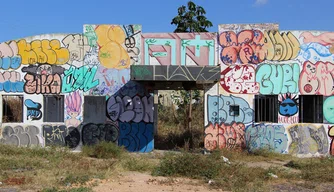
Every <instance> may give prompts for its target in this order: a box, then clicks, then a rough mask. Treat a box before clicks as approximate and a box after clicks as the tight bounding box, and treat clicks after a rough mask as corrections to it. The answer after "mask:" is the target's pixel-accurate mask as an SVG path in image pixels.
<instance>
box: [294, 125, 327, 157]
mask: <svg viewBox="0 0 334 192" xmlns="http://www.w3.org/2000/svg"><path fill="white" fill-rule="evenodd" d="M288 132H289V134H290V136H291V138H292V142H291V144H290V146H289V153H292V154H301V155H307V154H316V153H319V154H327V153H328V150H329V143H328V138H327V132H326V130H325V127H324V126H323V125H321V126H320V127H318V128H317V127H316V126H314V125H312V124H295V125H293V126H291V127H289V128H288Z"/></svg>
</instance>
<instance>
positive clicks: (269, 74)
mask: <svg viewBox="0 0 334 192" xmlns="http://www.w3.org/2000/svg"><path fill="white" fill-rule="evenodd" d="M299 71H300V68H299V65H298V64H297V63H294V64H291V65H289V64H283V65H274V64H272V65H270V64H263V65H260V66H259V67H258V68H257V71H256V82H258V83H259V84H260V93H261V94H283V93H298V80H299Z"/></svg>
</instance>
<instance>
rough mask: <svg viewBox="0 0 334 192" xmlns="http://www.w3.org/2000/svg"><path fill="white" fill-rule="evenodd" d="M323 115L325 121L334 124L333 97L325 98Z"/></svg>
mask: <svg viewBox="0 0 334 192" xmlns="http://www.w3.org/2000/svg"><path fill="white" fill-rule="evenodd" d="M323 113H324V117H325V120H326V121H327V122H329V123H334V96H331V97H327V98H326V99H325V101H324V104H323Z"/></svg>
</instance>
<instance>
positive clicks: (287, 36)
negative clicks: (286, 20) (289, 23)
mask: <svg viewBox="0 0 334 192" xmlns="http://www.w3.org/2000/svg"><path fill="white" fill-rule="evenodd" d="M264 37H265V39H264V45H263V48H262V49H264V50H266V51H267V53H266V59H267V60H271V61H287V60H291V59H294V58H296V57H297V56H298V53H299V49H300V48H299V45H300V44H299V41H298V39H297V38H296V37H295V36H294V35H293V34H292V33H290V32H287V33H285V32H283V33H281V34H280V33H279V32H278V31H265V32H264Z"/></svg>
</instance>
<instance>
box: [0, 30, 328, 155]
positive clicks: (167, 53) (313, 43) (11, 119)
mask: <svg viewBox="0 0 334 192" xmlns="http://www.w3.org/2000/svg"><path fill="white" fill-rule="evenodd" d="M141 31H142V29H141V26H140V25H84V26H83V33H82V34H48V35H39V36H33V37H27V38H22V39H18V40H11V41H7V42H3V43H0V96H1V99H0V105H1V106H2V110H0V116H1V125H0V128H1V131H0V133H1V137H0V139H1V143H5V144H11V145H16V146H32V145H39V146H49V145H54V144H57V145H62V146H68V147H70V148H72V149H74V150H80V148H81V146H82V145H93V144H96V143H98V142H100V141H109V142H115V143H117V144H118V145H122V146H125V147H126V148H127V149H128V150H129V151H138V152H149V151H152V150H153V149H154V139H153V138H154V137H153V133H154V128H155V124H154V122H156V120H155V113H156V111H154V104H155V100H154V95H153V91H154V90H157V89H158V87H157V84H154V83H155V82H159V83H160V86H159V88H161V87H167V86H161V83H167V82H178V83H179V84H178V85H186V84H182V82H193V83H195V84H203V85H202V86H198V87H201V88H202V89H204V90H205V96H204V97H205V114H204V116H205V125H204V134H205V146H204V147H205V148H206V149H207V150H213V149H217V148H218V149H219V148H231V149H240V150H254V149H258V148H267V149H271V150H274V151H276V152H279V153H292V154H297V155H302V156H309V155H328V154H332V155H334V152H333V151H334V143H333V138H334V133H333V130H334V129H333V128H332V127H333V124H334V112H333V111H334V96H333V87H334V81H333V74H334V71H333V70H334V64H333V63H334V55H333V53H334V48H333V46H334V40H333V39H334V33H332V32H318V31H312V32H309V31H279V26H278V24H243V25H239V24H229V25H219V27H218V32H217V33H142V32H141ZM219 76H220V78H219ZM180 82H181V84H180ZM209 82H210V83H209ZM168 85H169V84H168Z"/></svg>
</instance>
